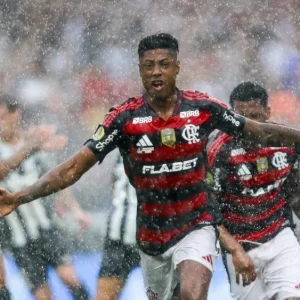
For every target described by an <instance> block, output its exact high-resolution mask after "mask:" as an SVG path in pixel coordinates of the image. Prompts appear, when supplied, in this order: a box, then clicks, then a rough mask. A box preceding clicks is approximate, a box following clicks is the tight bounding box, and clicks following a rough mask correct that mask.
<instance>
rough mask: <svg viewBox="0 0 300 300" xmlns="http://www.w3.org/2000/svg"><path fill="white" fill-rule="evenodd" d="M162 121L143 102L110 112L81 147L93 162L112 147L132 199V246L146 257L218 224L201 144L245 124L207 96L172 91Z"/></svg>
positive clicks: (136, 100) (130, 101) (142, 99)
mask: <svg viewBox="0 0 300 300" xmlns="http://www.w3.org/2000/svg"><path fill="white" fill-rule="evenodd" d="M177 92H178V97H177V99H178V100H177V105H176V108H175V110H174V112H173V115H172V116H171V117H170V118H169V119H168V120H166V121H165V120H163V119H161V118H160V117H159V116H158V115H157V114H156V113H155V112H154V111H153V110H152V109H151V107H150V106H149V104H148V102H147V99H146V96H145V95H142V96H140V97H136V98H131V99H128V100H127V101H126V102H125V103H123V104H122V105H120V106H116V107H114V108H112V109H111V110H110V112H109V114H108V115H107V116H106V118H105V120H104V123H103V124H102V125H100V126H99V127H98V129H97V130H96V132H95V134H94V136H93V138H92V139H90V140H88V141H87V142H86V145H87V146H88V147H89V148H90V149H91V150H92V151H93V152H94V154H95V155H96V156H97V158H98V160H99V162H101V161H102V160H103V158H104V157H105V155H106V154H107V153H108V152H109V151H111V150H112V149H114V148H115V147H118V148H119V149H120V153H121V155H122V157H123V162H124V166H125V171H126V174H127V176H128V177H129V179H130V182H131V184H132V185H133V186H134V187H135V188H136V192H137V199H138V211H137V242H138V244H139V246H140V248H141V250H142V251H144V252H145V253H147V254H150V255H157V254H160V253H163V252H165V251H166V250H167V249H169V248H170V247H171V246H173V245H174V244H175V243H176V242H177V241H179V240H180V239H181V238H183V237H184V236H185V235H186V234H187V233H189V232H191V231H193V230H195V229H197V228H200V227H201V226H207V225H211V224H218V222H219V221H220V212H219V209H218V208H217V207H215V206H214V205H213V203H211V201H209V197H208V193H207V187H206V183H205V175H206V162H207V161H206V152H205V147H206V142H207V138H208V136H209V134H210V133H211V132H212V131H213V130H214V129H216V128H218V129H221V130H224V131H226V132H228V133H229V134H239V133H240V132H241V131H242V130H243V128H244V124H245V119H244V118H243V117H241V116H238V115H235V114H234V113H232V112H231V111H229V110H228V109H227V107H226V105H225V104H223V103H221V102H219V101H218V100H215V99H211V98H209V97H208V96H207V94H204V93H199V92H195V91H180V90H178V91H177Z"/></svg>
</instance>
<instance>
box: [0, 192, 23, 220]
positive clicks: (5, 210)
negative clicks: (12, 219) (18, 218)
mask: <svg viewBox="0 0 300 300" xmlns="http://www.w3.org/2000/svg"><path fill="white" fill-rule="evenodd" d="M19 205H20V203H19V202H18V201H17V199H15V197H14V196H13V194H11V193H10V192H8V191H7V190H5V189H0V216H1V217H3V216H6V215H8V214H10V213H11V212H12V211H13V210H15V209H16V208H17V207H18V206H19Z"/></svg>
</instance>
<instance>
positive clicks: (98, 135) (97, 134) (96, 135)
mask: <svg viewBox="0 0 300 300" xmlns="http://www.w3.org/2000/svg"><path fill="white" fill-rule="evenodd" d="M104 134H105V131H104V128H103V126H99V127H98V128H97V130H96V132H95V133H94V135H93V140H94V141H100V140H101V139H102V138H103V137H104Z"/></svg>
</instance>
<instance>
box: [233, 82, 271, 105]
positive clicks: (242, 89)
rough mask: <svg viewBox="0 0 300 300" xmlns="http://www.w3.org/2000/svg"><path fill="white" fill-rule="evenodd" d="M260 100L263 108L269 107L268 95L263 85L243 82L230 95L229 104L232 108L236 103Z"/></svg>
mask: <svg viewBox="0 0 300 300" xmlns="http://www.w3.org/2000/svg"><path fill="white" fill-rule="evenodd" d="M251 100H260V104H261V105H263V106H267V105H268V93H267V91H266V89H264V88H263V87H262V86H261V85H259V84H257V83H254V82H250V81H247V82H243V83H241V84H239V85H238V86H236V87H235V88H234V89H233V91H232V92H231V94H230V97H229V103H230V105H231V107H233V104H234V102H235V101H243V102H247V101H251Z"/></svg>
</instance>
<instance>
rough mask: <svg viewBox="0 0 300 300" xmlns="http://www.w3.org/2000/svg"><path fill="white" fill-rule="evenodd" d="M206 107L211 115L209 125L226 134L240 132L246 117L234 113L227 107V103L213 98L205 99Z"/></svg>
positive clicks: (237, 133)
mask: <svg viewBox="0 0 300 300" xmlns="http://www.w3.org/2000/svg"><path fill="white" fill-rule="evenodd" d="M205 106H206V109H207V110H208V111H209V113H210V115H211V119H210V122H211V127H212V128H213V129H219V130H221V131H223V132H225V133H227V134H228V135H239V134H241V133H242V131H243V129H244V127H245V123H246V118H245V117H243V116H241V115H238V114H236V113H234V112H233V111H231V110H229V109H228V108H227V105H226V104H224V103H222V102H221V101H219V100H217V99H213V98H209V99H207V101H206V103H205Z"/></svg>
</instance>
